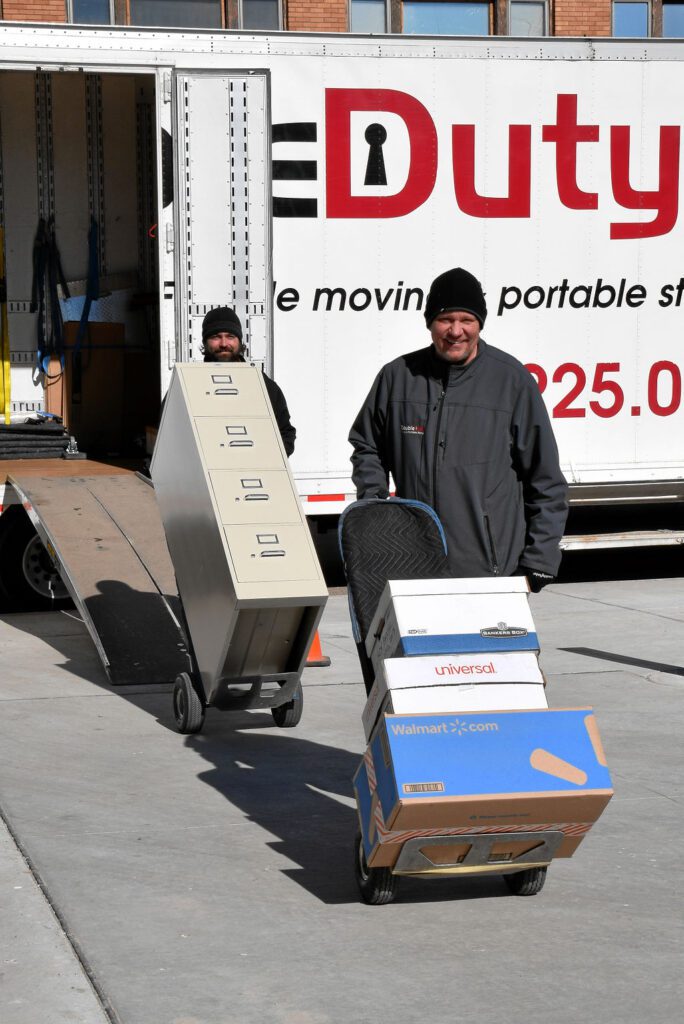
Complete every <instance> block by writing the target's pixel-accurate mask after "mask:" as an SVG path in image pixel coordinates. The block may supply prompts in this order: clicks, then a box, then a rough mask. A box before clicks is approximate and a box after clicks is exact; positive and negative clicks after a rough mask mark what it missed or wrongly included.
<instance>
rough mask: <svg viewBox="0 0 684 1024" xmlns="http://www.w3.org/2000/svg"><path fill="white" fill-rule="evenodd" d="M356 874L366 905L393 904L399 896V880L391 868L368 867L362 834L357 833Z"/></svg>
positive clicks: (355, 847) (355, 841)
mask: <svg viewBox="0 0 684 1024" xmlns="http://www.w3.org/2000/svg"><path fill="white" fill-rule="evenodd" d="M354 873H355V875H356V883H357V885H358V887H359V892H360V893H361V898H362V899H363V901H364V902H365V903H370V904H372V905H373V906H376V907H378V906H381V905H382V904H383V903H391V902H392V900H393V899H394V897H395V896H396V895H397V887H398V884H399V879H398V878H397V876H396V875H393V874H392V872H391V871H390V869H389V868H369V867H368V864H367V863H366V853H365V851H364V848H363V839H362V838H361V833H360V832H357V833H356V839H355V840H354Z"/></svg>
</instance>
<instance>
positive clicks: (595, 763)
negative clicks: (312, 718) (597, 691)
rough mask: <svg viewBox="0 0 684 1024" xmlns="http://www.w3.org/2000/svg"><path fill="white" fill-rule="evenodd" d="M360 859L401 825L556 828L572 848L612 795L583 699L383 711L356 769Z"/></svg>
mask: <svg viewBox="0 0 684 1024" xmlns="http://www.w3.org/2000/svg"><path fill="white" fill-rule="evenodd" d="M354 789H355V793H356V799H357V806H358V810H359V819H360V822H361V828H362V834H363V838H364V846H365V850H366V856H367V858H368V863H369V864H371V865H373V864H375V865H381V864H385V865H389V866H391V865H392V863H393V861H394V860H395V859H396V857H397V856H398V852H399V848H400V845H401V842H403V841H405V838H406V836H407V834H408V835H415V834H417V835H420V834H434V832H435V831H436V830H438V831H439V832H440V834H441V833H442V832H444V834H449V830H457V831H458V832H459V834H461V833H462V834H466V833H471V832H472V833H478V832H486V833H491V832H501V833H508V832H516V831H517V832H521V831H522V832H529V831H540V830H549V831H558V832H562V833H563V835H564V840H563V845H562V846H561V848H560V849H559V850H558V852H557V854H556V856H566V857H567V856H571V855H572V853H573V852H574V851H575V849H576V848H577V845H578V844H579V842H580V841H581V839H582V837H583V836H584V835H585V834H586V832H587V831H589V829H590V828H591V826H592V824H593V823H594V822H595V821H596V819H597V818H598V817H599V816H600V814H601V813H602V812H603V810H604V808H605V807H606V804H607V803H608V801H609V800H610V798H611V796H612V792H613V790H612V783H611V778H610V773H609V771H608V767H607V763H606V758H605V754H604V751H603V747H602V744H601V739H600V736H599V732H598V726H597V724H596V719H595V717H594V714H593V710H592V709H591V708H571V709H559V710H548V709H547V710H540V711H509V712H488V713H485V714H442V715H384V716H383V717H382V718H381V719H380V722H379V723H378V727H377V728H376V730H375V732H374V734H373V737H372V739H371V742H370V745H369V747H368V749H367V751H366V754H365V756H364V759H363V760H362V762H361V765H360V766H359V769H358V771H357V773H356V776H355V778H354Z"/></svg>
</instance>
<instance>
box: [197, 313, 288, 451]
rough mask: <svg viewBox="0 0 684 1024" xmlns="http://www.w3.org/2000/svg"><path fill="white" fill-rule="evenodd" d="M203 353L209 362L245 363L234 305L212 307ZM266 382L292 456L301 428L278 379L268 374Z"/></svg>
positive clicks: (204, 323) (204, 328) (204, 325)
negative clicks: (292, 419)
mask: <svg viewBox="0 0 684 1024" xmlns="http://www.w3.org/2000/svg"><path fill="white" fill-rule="evenodd" d="M202 352H203V353H204V362H205V363H244V361H245V355H244V353H245V346H244V344H243V341H242V323H241V322H240V318H239V316H238V315H237V313H236V312H235V310H234V309H231V307H230V306H218V307H217V308H216V309H210V310H209V312H208V313H207V315H206V316H205V318H204V320H203V321H202ZM264 383H265V384H266V390H267V392H268V397H269V398H270V400H271V405H272V406H273V412H274V413H275V418H276V422H277V424H278V429H279V430H280V436H281V437H282V439H283V446H284V448H285V451H286V452H287V454H288V455H292V452H293V451H294V446H295V438H296V436H297V431H296V430H295V428H294V427H293V426H292V424H291V422H290V412H289V410H288V408H287V402H286V401H285V396H284V395H283V393H282V391H281V390H280V388H279V387H278V385H277V384H276V382H275V381H274V380H271V378H270V377H268V376H267V375H266V374H264Z"/></svg>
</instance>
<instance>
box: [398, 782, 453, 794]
mask: <svg viewBox="0 0 684 1024" xmlns="http://www.w3.org/2000/svg"><path fill="white" fill-rule="evenodd" d="M402 788H403V790H404V793H443V792H444V783H443V782H405V783H404V785H403V787H402Z"/></svg>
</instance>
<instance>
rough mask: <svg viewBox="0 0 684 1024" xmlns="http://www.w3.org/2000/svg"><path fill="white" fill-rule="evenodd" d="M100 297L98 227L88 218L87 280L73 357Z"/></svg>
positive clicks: (92, 219) (92, 218) (80, 344)
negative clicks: (91, 309)
mask: <svg viewBox="0 0 684 1024" xmlns="http://www.w3.org/2000/svg"><path fill="white" fill-rule="evenodd" d="M99 295H100V268H99V260H98V227H97V221H96V220H95V218H94V217H91V218H90V229H89V231H88V279H87V281H86V293H85V302H84V303H83V312H82V313H81V319H80V320H79V323H78V331H77V332H76V342H75V344H74V355H76V353H77V352H79V351H80V349H81V346H82V344H83V340H84V338H85V336H86V332H87V330H88V319H89V317H90V307H91V306H92V304H93V302H94V300H95V299H97V298H99Z"/></svg>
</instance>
